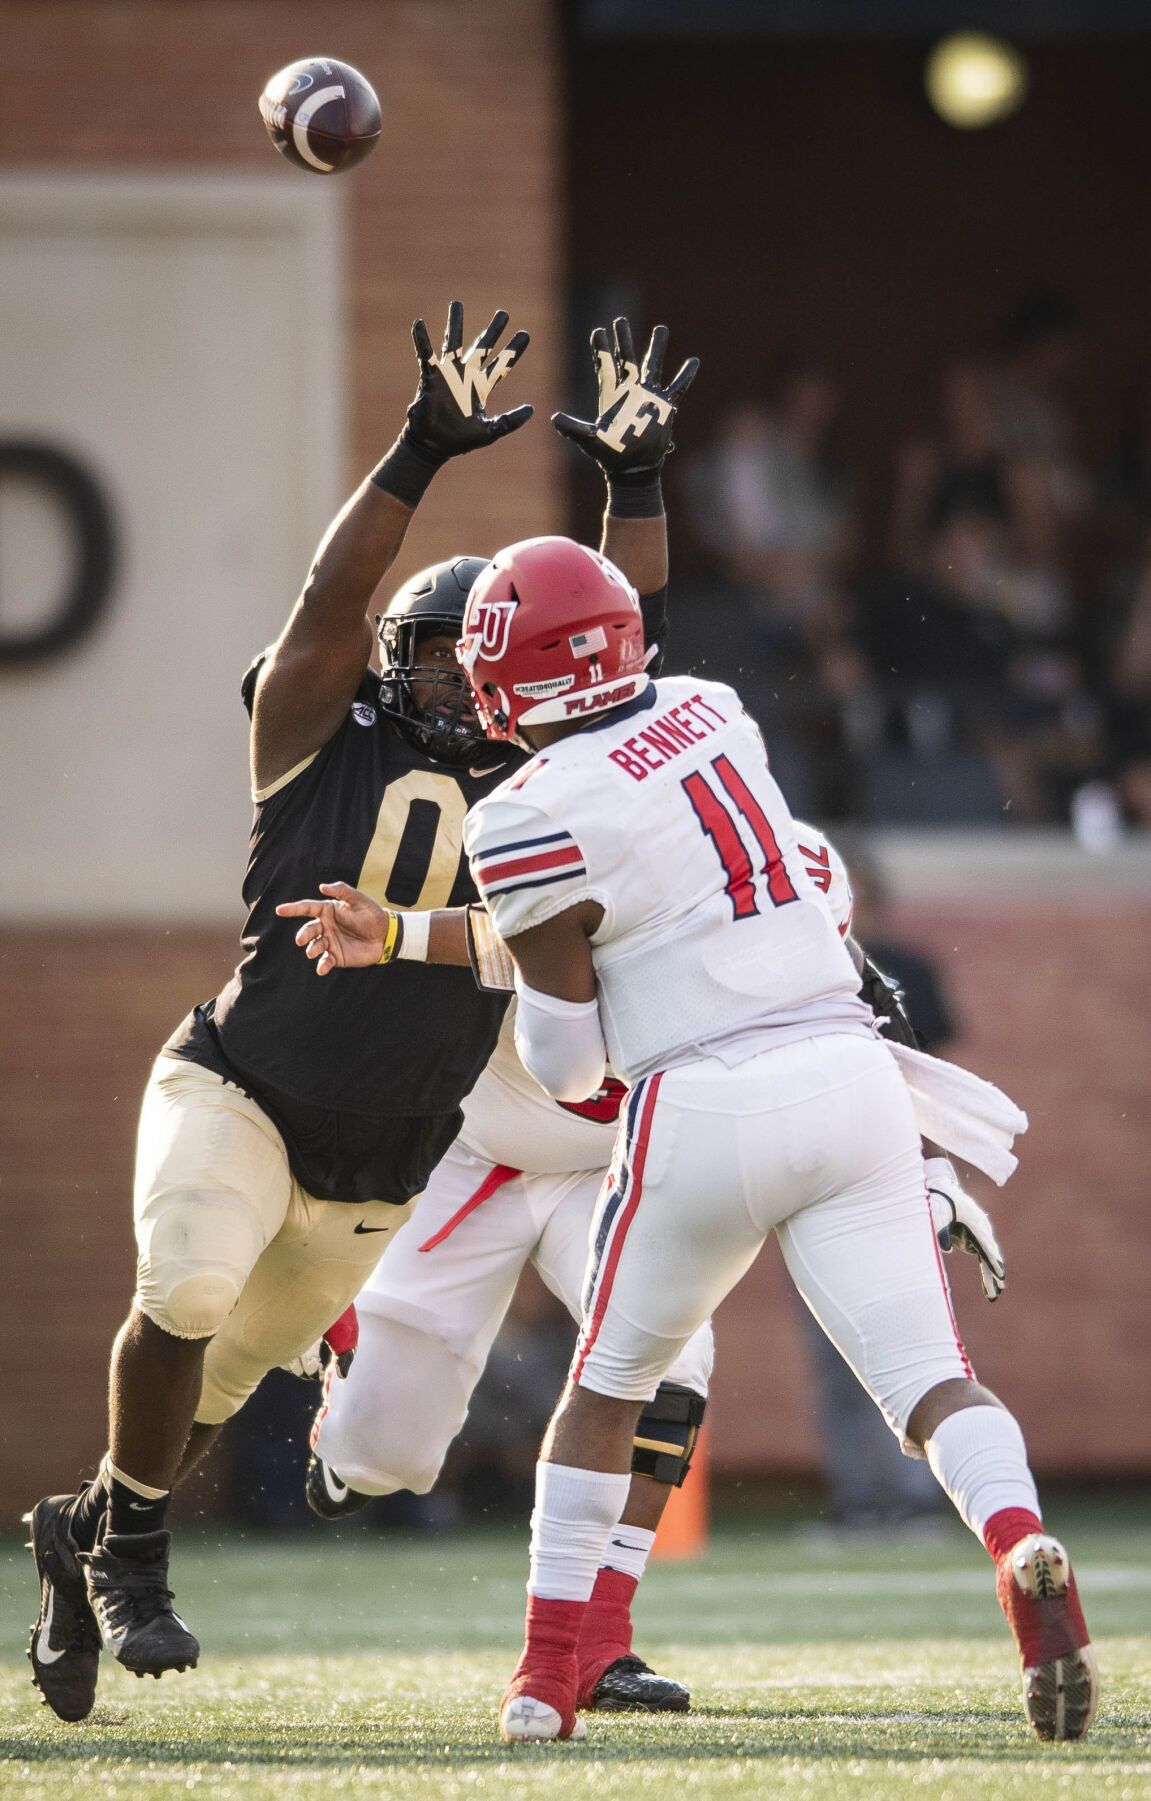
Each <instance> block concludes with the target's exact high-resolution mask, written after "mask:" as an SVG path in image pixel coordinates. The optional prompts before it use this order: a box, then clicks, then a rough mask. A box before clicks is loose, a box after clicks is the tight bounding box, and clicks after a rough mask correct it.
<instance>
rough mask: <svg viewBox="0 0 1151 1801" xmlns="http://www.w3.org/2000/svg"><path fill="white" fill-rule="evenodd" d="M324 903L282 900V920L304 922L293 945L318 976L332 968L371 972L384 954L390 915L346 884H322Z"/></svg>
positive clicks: (328, 973) (280, 913)
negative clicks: (295, 944)
mask: <svg viewBox="0 0 1151 1801" xmlns="http://www.w3.org/2000/svg"><path fill="white" fill-rule="evenodd" d="M320 893H321V894H322V895H324V896H326V897H327V898H326V899H324V900H298V901H281V902H280V905H279V906H278V907H277V908H276V912H277V913H278V914H279V916H280V918H281V919H303V920H304V921H305V924H303V925H302V926H301V927H300V929H299V931H298V932H297V933H296V943H297V944H298V945H299V946H300V948H301V950H302V951H303V953H304V955H305V957H307V958H308V959H309V960H310V961H311V962H313V963H314V964H315V965H316V974H317V975H318V976H328V975H331V973H332V971H333V970H334V969H370V968H371V967H372V966H373V964H376V963H378V962H379V960H380V957H381V956H382V954H383V949H384V939H385V937H386V935H387V930H388V921H389V920H390V919H391V917H392V915H391V914H390V913H389V912H388V910H387V908H386V907H380V906H377V905H376V903H375V901H374V900H371V899H370V898H369V896H368V895H366V894H361V893H360V891H359V889H358V888H351V887H349V885H348V883H347V882H321V883H320Z"/></svg>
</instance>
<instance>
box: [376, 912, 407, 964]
mask: <svg viewBox="0 0 1151 1801" xmlns="http://www.w3.org/2000/svg"><path fill="white" fill-rule="evenodd" d="M403 942H404V922H403V920H402V919H401V918H400V916H399V914H398V913H389V914H388V929H387V931H386V932H385V933H384V948H383V950H382V951H381V952H380V962H381V963H391V962H394V960H395V958H396V957H397V956H398V955H399V951H400V946H401V944H402V943H403Z"/></svg>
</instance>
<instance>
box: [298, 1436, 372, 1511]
mask: <svg viewBox="0 0 1151 1801" xmlns="http://www.w3.org/2000/svg"><path fill="white" fill-rule="evenodd" d="M304 1497H305V1499H306V1500H307V1503H308V1506H309V1507H310V1508H311V1510H312V1512H313V1513H318V1514H319V1516H320V1518H321V1519H322V1520H342V1519H345V1518H346V1517H347V1515H348V1514H349V1513H358V1512H359V1511H360V1508H361V1507H366V1506H367V1504H368V1502H369V1501H370V1500H371V1498H372V1497H371V1495H362V1494H361V1493H360V1491H359V1489H358V1488H349V1487H348V1485H347V1483H346V1482H343V1481H341V1479H340V1477H339V1476H337V1474H336V1472H335V1470H333V1469H330V1468H329V1467H328V1465H327V1464H326V1463H325V1462H324V1460H323V1458H322V1457H317V1456H316V1453H315V1452H314V1451H313V1452H312V1455H311V1456H310V1457H309V1458H308V1473H307V1475H306V1476H305V1477H304Z"/></svg>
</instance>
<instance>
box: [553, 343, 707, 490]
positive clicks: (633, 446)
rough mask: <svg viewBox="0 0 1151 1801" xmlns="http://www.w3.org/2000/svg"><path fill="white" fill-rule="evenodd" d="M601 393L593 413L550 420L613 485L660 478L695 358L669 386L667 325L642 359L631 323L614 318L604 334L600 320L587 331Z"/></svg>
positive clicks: (561, 415) (556, 416)
mask: <svg viewBox="0 0 1151 1801" xmlns="http://www.w3.org/2000/svg"><path fill="white" fill-rule="evenodd" d="M591 347H592V355H593V357H594V359H595V367H596V379H597V381H598V384H599V396H598V400H597V404H596V418H595V419H594V420H591V419H575V418H573V417H572V415H571V414H570V413H553V414H552V424H553V425H554V426H555V428H556V430H557V431H558V432H559V433H560V434H561V435H562V436H563V437H565V438H569V439H570V440H571V442H572V443H573V444H576V445H578V447H579V448H580V450H582V451H583V452H584V453H585V455H587V456H589V457H591V458H592V459H593V461H595V462H597V463H598V464H599V466H600V468H601V469H602V470H603V472H604V474H605V475H606V476H607V478H608V481H609V482H610V483H611V484H612V487H613V488H615V486H616V485H617V484H620V485H622V486H624V487H627V486H630V485H633V484H634V485H636V486H642V485H644V484H649V483H650V482H651V481H652V478H653V477H658V475H659V472H660V469H661V468H662V467H663V462H664V458H665V457H667V456H669V455H670V454H671V452H672V450H673V449H674V445H673V444H672V438H671V431H672V425H673V423H674V421H675V410H676V406H677V405H678V403H679V400H680V398H681V396H682V395H684V394H686V393H687V390H688V388H690V386H691V384H692V382H693V381H694V380H695V372H696V370H697V369H698V368H699V358H698V357H696V356H692V357H689V358H688V359H687V361H686V363H684V365H683V367H682V368H681V369H680V371H679V374H678V375H677V376H676V377H675V378H674V380H673V381H671V382H669V383H668V385H667V387H666V388H665V387H662V386H661V385H660V382H661V377H662V373H663V357H664V351H665V350H666V348H667V326H666V325H657V326H656V328H655V330H654V331H653V332H652V334H651V342H650V343H649V344H648V347H647V354H646V356H645V357H644V359H643V367H642V369H641V368H640V367H639V364H638V363H637V361H636V354H635V349H634V347H633V345H632V338H631V326H630V325H629V324H628V322H627V320H626V319H616V320H614V321H613V323H612V335H611V337H609V336H608V333H607V331H606V329H605V328H604V327H603V326H602V325H597V326H596V328H595V330H594V331H593V332H592V335H591Z"/></svg>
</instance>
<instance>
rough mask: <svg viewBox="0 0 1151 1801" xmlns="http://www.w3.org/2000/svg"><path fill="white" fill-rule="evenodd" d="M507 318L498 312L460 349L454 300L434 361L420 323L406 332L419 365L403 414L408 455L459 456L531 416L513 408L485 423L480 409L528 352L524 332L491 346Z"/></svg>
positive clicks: (460, 312)
mask: <svg viewBox="0 0 1151 1801" xmlns="http://www.w3.org/2000/svg"><path fill="white" fill-rule="evenodd" d="M507 322H508V315H507V314H506V313H505V312H503V311H500V312H498V313H495V314H494V315H493V317H492V320H491V323H490V324H489V325H487V326H486V327H485V328H484V330H483V331H482V332H481V333H480V335H479V337H478V338H477V339H476V341H475V343H474V344H472V345H471V346H470V348H469V349H467V350H464V349H463V341H464V309H463V305H462V303H461V302H460V301H458V300H453V301H452V304H451V306H450V307H449V308H448V323H447V329H446V331H445V332H444V342H443V348H442V349H441V351H440V353H439V355H438V356H437V355H436V353H435V351H434V350H433V349H432V341H431V339H430V338H429V336H428V328H427V326H426V325H425V324H424V322H423V320H422V319H417V320H416V322H415V324H414V325H413V326H412V342H413V343H414V344H415V347H416V355H417V357H418V358H419V363H420V385H419V388H418V389H417V390H416V397H415V399H414V400H413V401H412V404H411V406H410V407H409V408H408V422H407V425H406V426H405V427H404V433H403V435H404V438H405V439H406V440H407V441H408V443H409V444H411V445H412V447H413V449H415V450H417V451H420V452H421V453H422V454H423V455H424V456H426V457H430V458H434V459H435V460H436V461H437V462H441V463H442V462H446V461H447V459H448V458H449V457H458V456H464V455H466V453H467V452H468V451H469V450H480V449H482V448H483V446H484V445H485V444H494V443H495V441H496V439H497V438H506V437H507V435H508V433H509V432H513V431H518V430H519V428H520V426H521V425H526V424H527V422H528V420H529V419H530V418H531V416H532V413H533V411H534V408H533V407H530V406H517V407H514V408H513V409H512V411H511V412H510V413H497V414H495V415H494V417H489V415H488V413H487V411H486V408H487V403H488V400H489V398H490V396H491V393H492V390H493V389H494V388H495V387H496V385H497V383H499V382H501V381H502V380H503V379H504V376H505V375H506V374H507V373H508V371H509V370H510V369H513V368H514V367H515V365H516V364H517V363H518V362H519V359H520V357H521V356H522V355H523V353H524V351H525V350H526V349H527V347H528V342H529V339H528V334H527V332H526V331H517V332H516V333H515V334H514V336H512V337H510V338H509V339H508V341H507V343H506V345H505V346H504V348H503V349H502V350H497V349H496V344H497V343H498V342H499V340H500V338H501V336H502V335H503V330H504V327H505V325H506V324H507Z"/></svg>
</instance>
